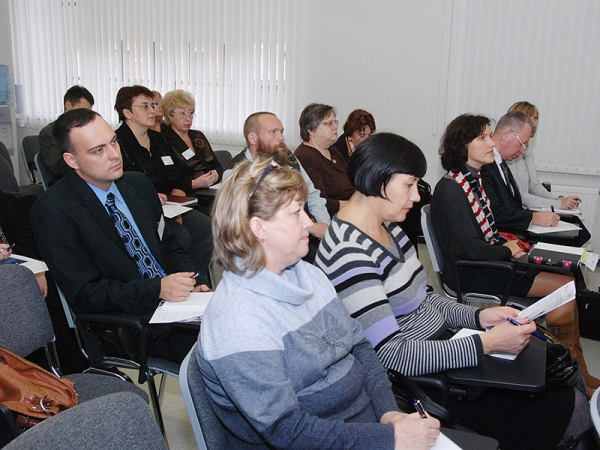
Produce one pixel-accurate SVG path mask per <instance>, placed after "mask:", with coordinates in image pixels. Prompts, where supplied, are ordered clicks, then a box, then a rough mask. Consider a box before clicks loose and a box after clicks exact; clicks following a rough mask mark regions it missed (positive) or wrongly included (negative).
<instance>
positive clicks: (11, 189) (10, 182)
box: [0, 142, 19, 196]
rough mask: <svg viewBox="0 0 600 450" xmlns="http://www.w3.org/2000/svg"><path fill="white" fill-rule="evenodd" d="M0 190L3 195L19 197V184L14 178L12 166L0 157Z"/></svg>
mask: <svg viewBox="0 0 600 450" xmlns="http://www.w3.org/2000/svg"><path fill="white" fill-rule="evenodd" d="M0 143H1V142H0ZM5 148H6V147H5ZM0 189H1V190H2V192H4V193H12V194H14V195H16V196H18V195H19V183H18V181H17V179H16V178H15V173H14V172H13V169H12V164H9V163H8V162H7V160H6V159H5V158H2V157H0Z"/></svg>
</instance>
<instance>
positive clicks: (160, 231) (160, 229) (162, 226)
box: [158, 215, 165, 241]
mask: <svg viewBox="0 0 600 450" xmlns="http://www.w3.org/2000/svg"><path fill="white" fill-rule="evenodd" d="M164 232H165V216H162V215H161V216H160V220H159V221H158V238H159V239H160V240H161V241H162V238H163V234H164Z"/></svg>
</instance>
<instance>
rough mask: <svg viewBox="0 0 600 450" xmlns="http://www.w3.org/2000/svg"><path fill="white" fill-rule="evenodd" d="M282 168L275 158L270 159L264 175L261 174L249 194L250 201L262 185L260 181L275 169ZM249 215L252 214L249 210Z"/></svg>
mask: <svg viewBox="0 0 600 450" xmlns="http://www.w3.org/2000/svg"><path fill="white" fill-rule="evenodd" d="M280 168H281V166H280V165H279V164H277V163H276V162H275V161H273V160H271V161H269V165H268V166H267V167H266V168H265V171H264V172H263V173H262V175H261V176H260V178H259V179H258V181H257V182H256V184H255V185H254V187H253V188H252V189H251V190H250V193H249V194H248V202H249V201H250V199H251V198H252V195H254V193H255V192H256V190H257V189H258V187H259V186H260V183H262V182H263V180H264V179H265V178H266V177H267V175H269V174H270V173H271V172H272V171H273V170H274V169H280ZM247 215H248V217H249V216H250V211H248V214H247Z"/></svg>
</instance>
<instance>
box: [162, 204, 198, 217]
mask: <svg viewBox="0 0 600 450" xmlns="http://www.w3.org/2000/svg"><path fill="white" fill-rule="evenodd" d="M162 208H163V214H164V215H165V217H166V218H167V219H172V218H173V217H177V216H180V215H182V214H183V213H186V212H188V211H191V210H192V208H188V207H187V206H181V205H171V204H167V203H165V204H164V205H163V207H162Z"/></svg>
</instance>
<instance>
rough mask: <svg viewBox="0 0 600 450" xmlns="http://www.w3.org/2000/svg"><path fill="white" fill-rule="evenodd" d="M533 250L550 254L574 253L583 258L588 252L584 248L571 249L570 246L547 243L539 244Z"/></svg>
mask: <svg viewBox="0 0 600 450" xmlns="http://www.w3.org/2000/svg"><path fill="white" fill-rule="evenodd" d="M533 248H537V249H539V250H548V251H550V252H559V253H572V254H574V255H579V256H583V254H584V253H585V251H586V250H585V248H584V247H570V246H568V245H558V244H548V243H547V242H537V243H536V244H534V245H533Z"/></svg>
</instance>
